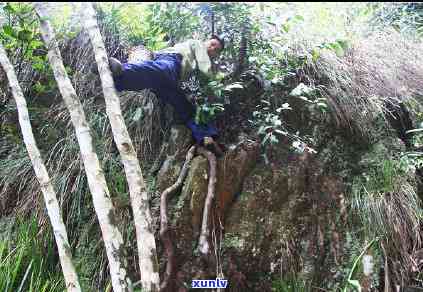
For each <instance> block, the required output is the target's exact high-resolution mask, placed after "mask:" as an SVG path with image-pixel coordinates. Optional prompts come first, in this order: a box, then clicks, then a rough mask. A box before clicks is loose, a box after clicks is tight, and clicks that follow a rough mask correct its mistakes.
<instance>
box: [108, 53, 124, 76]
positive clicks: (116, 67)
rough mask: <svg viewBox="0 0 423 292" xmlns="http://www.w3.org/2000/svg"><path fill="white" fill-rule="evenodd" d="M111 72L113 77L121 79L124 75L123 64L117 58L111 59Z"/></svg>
mask: <svg viewBox="0 0 423 292" xmlns="http://www.w3.org/2000/svg"><path fill="white" fill-rule="evenodd" d="M109 65H110V70H111V71H112V74H113V77H119V76H120V75H122V73H123V66H122V63H121V62H119V60H118V59H116V58H113V57H112V58H109Z"/></svg>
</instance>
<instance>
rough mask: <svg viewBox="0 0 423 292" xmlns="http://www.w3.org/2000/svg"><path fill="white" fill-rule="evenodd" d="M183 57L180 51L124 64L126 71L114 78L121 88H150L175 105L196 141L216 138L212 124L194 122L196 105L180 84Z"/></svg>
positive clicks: (121, 89) (117, 86)
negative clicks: (188, 97) (190, 100)
mask: <svg viewBox="0 0 423 292" xmlns="http://www.w3.org/2000/svg"><path fill="white" fill-rule="evenodd" d="M181 61H182V57H181V56H180V55H179V54H156V55H155V57H154V60H153V61H142V62H139V63H124V64H122V65H123V73H122V74H121V75H120V76H119V77H116V78H115V85H116V89H117V90H118V91H123V90H131V91H137V90H142V89H146V88H148V89H151V90H152V91H153V92H154V93H155V94H156V96H157V97H158V98H160V99H161V100H162V101H164V102H166V103H169V104H171V105H172V106H173V108H174V109H175V111H176V113H177V114H178V116H179V117H180V118H181V119H182V121H183V122H184V124H185V125H186V126H187V127H188V128H190V129H191V131H192V135H193V137H194V139H195V140H196V142H197V143H202V141H203V139H204V137H216V136H217V130H216V128H215V127H214V126H213V125H211V124H208V125H198V124H196V123H195V121H194V117H195V106H194V105H193V104H192V103H191V102H189V101H188V100H187V99H186V97H185V94H184V93H183V91H182V90H181V89H180V88H179V86H178V81H179V78H180V74H181Z"/></svg>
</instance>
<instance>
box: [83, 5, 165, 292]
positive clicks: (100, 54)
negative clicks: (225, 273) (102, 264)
mask: <svg viewBox="0 0 423 292" xmlns="http://www.w3.org/2000/svg"><path fill="white" fill-rule="evenodd" d="M82 11H83V12H82V16H83V19H82V22H83V27H84V29H85V30H86V31H87V33H88V35H89V37H90V39H91V43H92V46H93V50H94V55H95V59H96V62H97V66H98V72H99V74H100V78H101V84H102V87H103V93H104V98H105V100H106V112H107V116H108V117H109V120H110V124H111V127H112V132H113V138H114V140H115V143H116V145H117V148H118V150H119V153H120V156H121V159H122V162H123V165H124V168H125V173H126V179H127V181H128V186H129V193H130V197H131V204H132V210H133V214H134V220H135V230H136V237H137V247H138V255H139V266H140V271H141V283H142V288H143V291H158V290H159V285H160V278H159V271H158V263H157V252H156V242H155V239H154V232H153V230H152V227H151V224H152V223H151V221H152V219H151V214H150V207H149V205H148V196H147V188H146V184H145V181H144V178H143V175H142V171H141V167H140V164H139V161H138V158H137V153H136V152H135V149H134V146H133V144H132V140H131V138H130V136H129V133H128V130H127V127H126V125H125V120H124V119H123V116H122V111H121V108H120V103H119V98H118V95H117V93H116V89H115V85H114V82H113V78H112V75H111V72H110V69H109V62H108V59H107V54H106V49H105V47H104V42H103V40H102V38H101V34H100V30H99V29H98V26H97V20H96V19H95V11H94V9H93V7H92V4H91V3H84V4H82Z"/></svg>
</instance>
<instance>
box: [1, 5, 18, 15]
mask: <svg viewBox="0 0 423 292" xmlns="http://www.w3.org/2000/svg"><path fill="white" fill-rule="evenodd" d="M3 10H4V11H6V12H8V13H16V10H15V9H14V8H13V7H12V6H11V5H10V3H7V4H6V6H4V7H3Z"/></svg>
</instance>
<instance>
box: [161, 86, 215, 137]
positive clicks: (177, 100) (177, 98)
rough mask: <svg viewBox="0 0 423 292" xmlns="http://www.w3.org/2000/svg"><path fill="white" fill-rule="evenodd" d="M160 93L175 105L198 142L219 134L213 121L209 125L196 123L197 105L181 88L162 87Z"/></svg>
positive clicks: (165, 99)
mask: <svg viewBox="0 0 423 292" xmlns="http://www.w3.org/2000/svg"><path fill="white" fill-rule="evenodd" d="M158 93H159V97H160V98H161V99H162V100H163V101H165V102H167V103H169V104H171V105H172V106H173V108H174V109H175V111H176V113H177V114H178V116H179V118H181V119H182V121H183V123H184V124H185V125H186V126H187V127H188V128H189V129H191V132H192V136H193V137H194V139H195V141H196V142H197V143H199V144H203V142H204V138H206V137H212V138H216V137H217V136H218V133H217V129H216V128H215V127H214V126H213V125H212V124H211V123H209V124H208V125H198V124H196V123H195V106H194V105H192V104H191V103H190V102H189V101H188V100H187V99H186V97H185V94H184V93H183V92H182V90H181V89H179V88H172V87H166V88H162V89H161V90H160V92H158Z"/></svg>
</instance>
